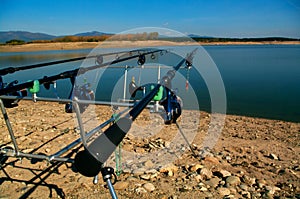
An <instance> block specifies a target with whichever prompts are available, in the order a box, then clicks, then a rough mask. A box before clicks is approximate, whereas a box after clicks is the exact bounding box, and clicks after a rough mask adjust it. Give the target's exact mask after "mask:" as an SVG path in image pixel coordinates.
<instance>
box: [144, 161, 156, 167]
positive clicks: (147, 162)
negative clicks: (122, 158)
mask: <svg viewBox="0 0 300 199" xmlns="http://www.w3.org/2000/svg"><path fill="white" fill-rule="evenodd" d="M144 166H145V167H147V168H152V167H154V164H153V162H152V161H151V160H147V161H146V162H144Z"/></svg>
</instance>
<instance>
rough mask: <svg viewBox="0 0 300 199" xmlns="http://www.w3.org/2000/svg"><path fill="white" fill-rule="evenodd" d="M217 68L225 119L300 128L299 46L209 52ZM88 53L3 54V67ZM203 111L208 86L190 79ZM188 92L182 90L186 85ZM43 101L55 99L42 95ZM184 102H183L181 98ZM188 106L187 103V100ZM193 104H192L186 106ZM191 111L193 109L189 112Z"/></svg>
mask: <svg viewBox="0 0 300 199" xmlns="http://www.w3.org/2000/svg"><path fill="white" fill-rule="evenodd" d="M204 48H205V50H206V51H207V52H208V53H209V55H210V56H211V57H212V59H213V60H214V62H215V63H216V65H217V67H218V69H219V71H220V73H221V75H222V78H223V81H224V85H225V89H226V95H227V113H228V114H237V115H247V116H254V117H264V118H271V119H281V120H287V121H296V122H300V45H253V46H252V45H249V46H247V45H245V46H244V45H243V46H205V47H204ZM89 52H90V49H88V50H69V51H44V52H27V53H1V54H0V67H1V68H5V67H8V66H22V65H26V64H33V63H40V62H46V61H53V60H59V59H65V58H71V57H78V56H84V55H87V54H88V53H89ZM80 64H81V63H80V62H74V63H72V64H71V63H66V64H60V65H58V66H51V67H48V68H43V69H42V70H41V69H34V70H30V71H24V72H18V73H15V74H13V75H7V76H5V77H4V81H5V82H9V81H12V80H14V79H18V80H19V82H24V81H27V80H28V79H29V78H30V79H38V78H41V77H43V76H44V75H54V74H57V73H58V72H62V71H66V70H70V69H73V68H77V67H79V66H80ZM123 73H124V70H116V69H113V70H110V71H107V72H106V75H105V78H106V79H105V80H104V81H108V80H109V81H111V82H116V81H117V79H118V78H119V77H120V76H122V75H123ZM190 83H191V85H192V86H193V87H194V89H195V92H196V93H197V97H198V100H199V106H200V109H201V110H206V111H209V110H210V98H209V94H208V91H207V88H206V85H205V83H204V82H203V81H202V80H199V78H195V77H194V76H193V74H191V79H190ZM183 86H184V85H183ZM112 87H113V83H112V84H111V85H106V86H105V87H103V88H101V93H102V95H99V96H98V98H99V99H101V100H103V99H104V100H108V99H110V96H109V94H110V89H111V88H112ZM70 89H71V84H70V81H69V80H62V81H59V82H58V93H59V95H60V96H62V97H67V96H68V92H69V90H70ZM41 95H43V96H54V95H53V93H51V92H45V89H42V91H41ZM183 98H184V97H183ZM183 100H184V101H188V99H183ZM185 104H189V103H185ZM186 108H193V107H186Z"/></svg>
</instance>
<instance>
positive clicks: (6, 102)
mask: <svg viewBox="0 0 300 199" xmlns="http://www.w3.org/2000/svg"><path fill="white" fill-rule="evenodd" d="M16 84H18V80H14V81H12V82H10V83H8V84H7V83H3V79H2V77H1V76H0V89H4V88H9V87H12V86H14V85H16ZM7 96H16V97H18V98H22V97H26V96H27V90H26V89H22V90H20V91H14V92H11V93H8V94H7ZM20 100H21V99H2V101H3V104H4V106H5V107H6V108H13V107H16V106H18V102H19V101H20Z"/></svg>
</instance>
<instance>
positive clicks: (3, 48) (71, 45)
mask: <svg viewBox="0 0 300 199" xmlns="http://www.w3.org/2000/svg"><path fill="white" fill-rule="evenodd" d="M185 45H200V46H222V45H300V41H272V42H171V41H158V40H154V41H153V40H152V41H105V42H53V43H29V44H21V45H0V52H34V51H48V50H79V49H90V48H95V47H97V46H99V47H100V46H101V48H118V47H119V48H124V47H151V46H153V47H154V46H185Z"/></svg>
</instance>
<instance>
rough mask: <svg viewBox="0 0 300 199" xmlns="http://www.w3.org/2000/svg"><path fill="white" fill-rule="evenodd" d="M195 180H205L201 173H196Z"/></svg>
mask: <svg viewBox="0 0 300 199" xmlns="http://www.w3.org/2000/svg"><path fill="white" fill-rule="evenodd" d="M195 180H196V181H197V182H201V181H202V180H203V178H202V176H201V175H196V176H195Z"/></svg>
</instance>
